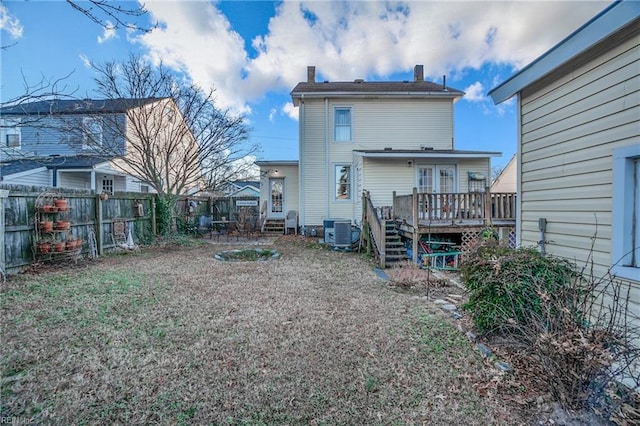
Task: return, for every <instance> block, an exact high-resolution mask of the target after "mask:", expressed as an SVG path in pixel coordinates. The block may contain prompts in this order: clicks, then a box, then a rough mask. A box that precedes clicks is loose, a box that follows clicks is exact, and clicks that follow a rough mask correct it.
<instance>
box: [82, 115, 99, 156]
mask: <svg viewBox="0 0 640 426" xmlns="http://www.w3.org/2000/svg"><path fill="white" fill-rule="evenodd" d="M82 130H83V131H82V149H94V148H96V146H102V138H103V128H102V120H101V119H100V118H97V117H84V118H83V119H82Z"/></svg>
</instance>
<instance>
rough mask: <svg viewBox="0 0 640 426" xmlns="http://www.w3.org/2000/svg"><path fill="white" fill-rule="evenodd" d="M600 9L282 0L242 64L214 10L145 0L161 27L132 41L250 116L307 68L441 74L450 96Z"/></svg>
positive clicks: (372, 74) (522, 59)
mask: <svg viewBox="0 0 640 426" xmlns="http://www.w3.org/2000/svg"><path fill="white" fill-rule="evenodd" d="M609 3H610V2H609V1H606V2H602V1H584V2H577V1H570V2H569V1H567V2H544V3H540V2H485V1H482V2H435V1H411V2H393V3H391V2H361V1H358V2H339V1H309V2H293V1H291V2H289V1H286V2H283V3H280V4H279V5H278V7H277V10H276V15H275V16H274V17H273V18H271V20H270V21H269V25H268V32H267V33H266V34H263V35H260V36H258V37H256V38H255V39H254V40H252V45H253V47H254V48H255V49H256V51H257V55H256V56H255V57H254V58H249V55H248V54H247V52H246V51H245V49H244V40H243V39H242V38H241V37H240V36H239V35H238V34H237V33H236V32H235V31H233V29H232V28H231V25H230V23H229V21H228V20H227V18H226V17H225V16H224V15H222V14H221V12H220V11H219V10H218V9H217V8H216V6H215V3H214V4H212V3H210V2H203V1H194V2H166V1H158V2H155V1H150V2H147V3H146V7H147V8H148V10H149V11H150V13H151V15H152V16H151V18H152V19H153V20H158V21H159V22H160V23H161V27H160V28H159V29H156V30H154V31H152V32H151V33H149V34H144V35H142V36H139V37H138V38H136V40H137V42H139V43H141V44H142V45H144V46H145V47H146V48H147V49H148V51H149V54H150V56H151V57H152V58H155V60H159V59H162V60H163V61H164V62H165V64H167V65H169V66H172V67H174V68H176V69H178V70H181V71H184V72H186V73H187V74H188V75H190V76H191V78H192V79H193V80H194V81H195V82H196V83H198V84H200V85H201V86H203V87H205V88H207V87H210V86H211V85H214V84H215V87H216V89H217V96H218V98H217V102H218V104H219V105H220V106H222V107H229V108H232V110H234V111H235V112H243V113H250V107H249V104H250V102H252V101H256V100H258V99H261V98H262V97H264V95H265V94H266V93H267V92H269V91H280V90H286V91H289V90H291V89H292V88H293V87H294V86H295V84H296V83H298V82H299V81H305V80H306V67H307V66H308V65H315V66H316V72H317V74H318V78H319V79H326V80H352V79H354V78H365V79H369V80H371V79H385V78H387V77H388V76H389V75H390V74H393V73H396V72H405V73H408V72H410V71H411V69H412V67H413V65H415V64H424V67H425V68H424V71H425V77H427V78H429V79H431V80H435V81H439V80H440V79H441V76H442V75H443V74H446V75H449V76H450V77H449V79H448V83H450V85H451V86H452V87H456V86H455V79H456V78H460V77H461V76H462V75H464V73H465V70H469V69H479V68H480V67H482V66H483V65H486V64H498V65H500V66H509V65H510V66H512V67H514V69H517V68H520V67H522V66H524V65H525V64H527V63H529V62H530V61H531V60H533V59H535V58H536V57H537V56H539V55H540V54H542V53H544V51H546V50H547V49H549V48H550V47H552V46H553V45H554V44H556V43H557V42H559V41H560V40H562V39H563V38H564V37H566V36H567V35H568V34H570V33H571V32H572V31H574V30H575V29H576V28H578V27H579V26H580V25H582V24H584V23H585V22H586V21H587V20H589V19H590V18H591V17H593V16H594V15H595V14H597V13H598V12H600V11H601V10H602V9H604V8H605V7H606V6H607V5H608V4H609ZM485 83H487V82H485ZM472 88H473V89H475V86H472ZM469 96H479V95H478V93H473V94H472V93H471V91H470V94H469ZM468 99H470V100H472V98H470V97H468ZM292 111H293V110H289V112H288V114H289V115H290V116H291V112H292Z"/></svg>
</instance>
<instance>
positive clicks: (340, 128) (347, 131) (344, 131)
mask: <svg viewBox="0 0 640 426" xmlns="http://www.w3.org/2000/svg"><path fill="white" fill-rule="evenodd" d="M334 123H335V125H334V127H335V131H334V140H335V141H336V142H350V141H351V108H336V109H335V121H334Z"/></svg>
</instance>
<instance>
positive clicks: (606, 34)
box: [490, 1, 640, 312]
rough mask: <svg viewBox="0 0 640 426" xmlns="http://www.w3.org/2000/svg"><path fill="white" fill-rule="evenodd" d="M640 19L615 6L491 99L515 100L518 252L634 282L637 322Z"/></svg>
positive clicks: (632, 10) (630, 9) (627, 7)
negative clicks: (537, 251)
mask: <svg viewBox="0 0 640 426" xmlns="http://www.w3.org/2000/svg"><path fill="white" fill-rule="evenodd" d="M639 16H640V3H638V2H635V1H622V2H616V3H613V4H612V5H611V6H609V7H608V8H607V9H605V10H604V11H603V12H601V13H600V14H599V15H597V16H596V17H594V18H593V19H592V20H590V21H589V22H587V23H586V24H585V25H583V26H582V27H581V28H579V29H578V30H576V31H575V32H574V33H573V34H571V35H570V36H568V37H567V38H566V39H565V40H563V41H562V42H560V43H559V44H558V45H556V46H555V47H553V48H552V49H551V50H549V51H548V52H547V53H545V54H544V55H542V56H541V57H539V58H538V59H536V60H535V61H534V62H532V63H531V64H529V65H528V66H526V67H525V68H523V69H522V70H521V71H520V72H519V73H517V74H515V75H514V76H512V77H511V78H510V79H509V80H507V81H505V82H504V83H502V84H501V85H499V86H498V87H496V88H494V89H493V90H492V91H491V92H490V95H491V96H492V97H493V99H494V101H495V102H496V103H500V102H503V101H505V100H507V99H509V98H511V97H512V96H514V95H517V99H518V108H519V118H520V119H519V121H520V123H519V134H518V137H519V144H518V156H517V158H518V165H517V169H518V189H519V191H518V192H519V197H518V210H519V212H518V214H517V217H518V220H517V229H518V231H517V235H518V237H519V244H520V245H522V246H536V245H539V246H540V248H541V250H544V251H545V252H546V253H550V254H553V255H557V256H562V257H566V258H568V259H571V260H575V261H577V263H578V265H584V264H585V263H590V262H593V266H594V273H595V274H596V275H597V276H603V275H605V274H606V273H607V272H608V271H611V272H612V273H613V274H614V275H615V276H617V277H618V278H622V279H625V280H628V281H629V282H631V284H632V287H633V288H634V290H633V293H632V301H633V302H634V303H635V304H636V309H637V310H638V312H640V219H639V218H640V189H639V184H638V182H639V181H640V168H639V166H638V164H639V162H640V18H639ZM541 220H542V221H545V220H546V231H545V232H544V233H542V232H541V229H540V227H539V223H540V221H541Z"/></svg>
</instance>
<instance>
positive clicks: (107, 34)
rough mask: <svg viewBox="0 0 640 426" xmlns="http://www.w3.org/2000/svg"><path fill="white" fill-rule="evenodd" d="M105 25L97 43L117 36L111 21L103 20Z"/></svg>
mask: <svg viewBox="0 0 640 426" xmlns="http://www.w3.org/2000/svg"><path fill="white" fill-rule="evenodd" d="M105 23H106V26H105V28H104V32H103V33H102V36H98V43H99V44H102V43H104V42H105V41H107V40H110V39H112V38H116V37H117V36H118V33H117V32H116V28H115V26H114V25H113V23H112V22H111V21H105Z"/></svg>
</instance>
